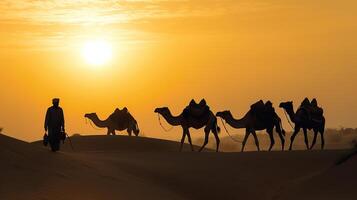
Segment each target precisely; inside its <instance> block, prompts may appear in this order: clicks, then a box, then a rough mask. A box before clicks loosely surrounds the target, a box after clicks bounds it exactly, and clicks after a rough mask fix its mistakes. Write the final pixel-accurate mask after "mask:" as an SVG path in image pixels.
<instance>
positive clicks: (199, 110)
mask: <svg viewBox="0 0 357 200" xmlns="http://www.w3.org/2000/svg"><path fill="white" fill-rule="evenodd" d="M209 109H210V108H209V106H208V105H207V102H206V100H205V99H202V100H201V101H200V103H198V104H197V103H196V101H195V100H194V99H192V100H191V101H190V104H189V105H188V106H187V107H186V108H185V109H184V117H189V116H191V117H194V118H200V117H202V116H204V115H206V114H207V113H209Z"/></svg>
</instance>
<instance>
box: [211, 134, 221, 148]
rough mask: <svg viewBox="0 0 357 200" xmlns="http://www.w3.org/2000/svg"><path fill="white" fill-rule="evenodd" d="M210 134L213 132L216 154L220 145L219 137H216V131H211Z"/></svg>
mask: <svg viewBox="0 0 357 200" xmlns="http://www.w3.org/2000/svg"><path fill="white" fill-rule="evenodd" d="M212 132H213V135H214V137H215V138H216V152H218V149H219V143H220V140H219V137H218V133H217V130H216V129H213V130H212Z"/></svg>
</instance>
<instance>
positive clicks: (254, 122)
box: [216, 110, 285, 152]
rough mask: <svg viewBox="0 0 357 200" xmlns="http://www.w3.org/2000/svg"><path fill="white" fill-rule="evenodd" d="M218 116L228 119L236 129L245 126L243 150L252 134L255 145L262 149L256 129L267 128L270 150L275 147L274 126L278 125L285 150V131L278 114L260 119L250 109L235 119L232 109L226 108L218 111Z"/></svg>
mask: <svg viewBox="0 0 357 200" xmlns="http://www.w3.org/2000/svg"><path fill="white" fill-rule="evenodd" d="M216 116H217V117H221V118H222V119H223V120H224V121H226V122H227V123H228V124H229V125H230V126H232V127H233V128H236V129H240V128H245V136H244V139H243V142H242V150H241V151H242V152H243V151H244V147H245V144H246V142H247V139H248V137H249V135H250V134H252V135H253V137H254V141H255V145H256V146H257V149H258V151H260V148H259V141H258V137H257V134H256V131H261V130H266V131H267V133H268V134H269V137H270V147H269V151H271V149H272V148H273V146H274V144H275V140H274V137H273V130H274V127H276V128H275V129H276V132H277V133H278V134H279V137H280V141H281V149H282V151H283V150H284V144H285V139H284V136H285V131H284V129H283V128H282V126H281V119H280V118H279V117H278V116H277V115H276V116H275V119H273V117H270V119H268V118H265V119H259V118H258V117H257V115H256V114H255V113H253V111H252V110H249V111H248V112H247V113H246V114H245V115H244V117H243V118H241V119H235V118H234V117H233V115H232V113H231V111H229V110H226V111H222V112H218V113H217V114H216Z"/></svg>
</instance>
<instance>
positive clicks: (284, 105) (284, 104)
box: [279, 101, 294, 110]
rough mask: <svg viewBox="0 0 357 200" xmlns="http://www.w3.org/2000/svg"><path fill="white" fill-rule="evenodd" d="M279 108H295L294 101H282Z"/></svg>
mask: <svg viewBox="0 0 357 200" xmlns="http://www.w3.org/2000/svg"><path fill="white" fill-rule="evenodd" d="M279 108H283V109H285V110H294V107H293V102H292V101H287V102H281V103H280V104H279Z"/></svg>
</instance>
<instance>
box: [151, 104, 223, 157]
mask: <svg viewBox="0 0 357 200" xmlns="http://www.w3.org/2000/svg"><path fill="white" fill-rule="evenodd" d="M202 102H204V100H202V101H201V102H200V104H195V103H194V101H191V103H190V106H188V107H187V108H186V109H184V111H183V112H182V113H181V114H180V115H177V116H173V115H172V114H171V111H170V109H169V108H168V107H162V108H156V109H155V111H154V112H155V113H158V114H159V115H162V116H163V117H164V118H165V120H166V121H167V123H169V124H170V125H172V126H181V127H182V130H183V134H182V138H181V145H180V151H182V147H183V143H184V142H185V138H186V136H187V138H188V142H189V143H190V146H191V150H192V151H194V149H193V145H192V140H191V135H190V130H189V129H190V128H194V129H201V128H203V127H204V132H205V141H204V143H203V145H202V147H201V148H200V150H199V151H200V152H201V151H202V150H203V148H204V147H205V146H206V145H207V143H208V136H209V133H210V132H211V131H212V133H213V135H214V137H215V139H216V152H218V149H219V143H220V140H219V137H218V133H219V131H220V128H219V127H218V126H217V118H216V116H215V115H214V114H213V113H212V111H211V110H209V108H208V106H206V105H204V106H202V104H205V102H204V103H202ZM200 105H201V106H200ZM195 109H196V111H195ZM197 110H198V111H197ZM203 110H206V111H203ZM195 112H196V113H197V112H198V113H199V114H195Z"/></svg>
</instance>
